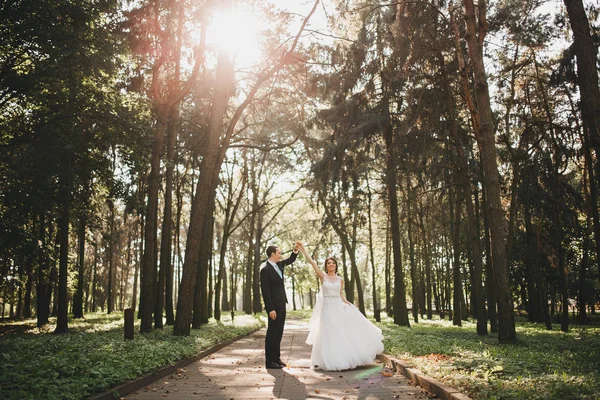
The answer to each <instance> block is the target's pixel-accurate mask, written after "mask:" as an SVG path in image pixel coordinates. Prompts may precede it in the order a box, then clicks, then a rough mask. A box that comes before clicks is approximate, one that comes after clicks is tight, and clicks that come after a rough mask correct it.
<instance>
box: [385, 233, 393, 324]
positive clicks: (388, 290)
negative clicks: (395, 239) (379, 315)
mask: <svg viewBox="0 0 600 400" xmlns="http://www.w3.org/2000/svg"><path fill="white" fill-rule="evenodd" d="M386 228H387V229H386V230H385V312H386V314H387V315H388V317H391V316H392V311H393V309H392V278H391V261H392V260H391V257H390V254H391V252H392V243H391V242H392V240H391V235H390V227H389V224H388V226H387V227H386Z"/></svg>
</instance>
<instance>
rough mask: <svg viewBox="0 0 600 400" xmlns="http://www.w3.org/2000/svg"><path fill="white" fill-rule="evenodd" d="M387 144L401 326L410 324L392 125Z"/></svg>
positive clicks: (386, 135)
mask: <svg viewBox="0 0 600 400" xmlns="http://www.w3.org/2000/svg"><path fill="white" fill-rule="evenodd" d="M384 139H385V145H386V151H387V155H386V171H387V179H386V184H387V192H388V202H389V211H390V223H391V230H392V235H391V236H392V251H393V260H394V261H393V263H394V323H395V324H396V325H401V326H410V323H409V321H408V309H407V307H406V289H405V286H404V270H403V267H402V254H401V250H400V248H401V244H400V216H399V212H398V193H397V189H396V165H395V164H396V163H395V160H396V158H395V157H396V156H395V151H394V146H395V144H394V140H393V133H392V126H391V125H390V126H388V127H387V128H385V130H384Z"/></svg>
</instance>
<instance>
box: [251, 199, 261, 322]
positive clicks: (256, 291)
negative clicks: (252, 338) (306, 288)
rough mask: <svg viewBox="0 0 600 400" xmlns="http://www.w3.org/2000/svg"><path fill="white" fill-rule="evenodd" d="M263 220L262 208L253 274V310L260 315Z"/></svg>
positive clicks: (256, 236) (256, 230) (259, 216)
mask: <svg viewBox="0 0 600 400" xmlns="http://www.w3.org/2000/svg"><path fill="white" fill-rule="evenodd" d="M253 192H254V193H253V196H258V188H254V190H253ZM263 218H264V210H263V208H262V207H261V208H260V209H259V210H258V215H257V217H256V227H255V230H254V262H253V269H254V272H253V274H252V300H253V303H252V305H253V309H254V313H255V314H258V313H261V312H262V309H263V306H262V300H261V297H260V279H259V278H260V249H261V245H262V241H261V239H262V234H263V230H264V227H263Z"/></svg>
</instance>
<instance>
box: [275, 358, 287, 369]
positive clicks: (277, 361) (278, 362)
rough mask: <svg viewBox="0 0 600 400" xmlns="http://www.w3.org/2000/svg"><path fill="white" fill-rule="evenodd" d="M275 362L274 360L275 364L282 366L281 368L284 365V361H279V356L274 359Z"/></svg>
mask: <svg viewBox="0 0 600 400" xmlns="http://www.w3.org/2000/svg"><path fill="white" fill-rule="evenodd" d="M275 362H276V363H277V364H279V365H281V367H282V368H283V367H285V366H286V363H284V362H283V361H281V359H280V358H278V359H277V360H275Z"/></svg>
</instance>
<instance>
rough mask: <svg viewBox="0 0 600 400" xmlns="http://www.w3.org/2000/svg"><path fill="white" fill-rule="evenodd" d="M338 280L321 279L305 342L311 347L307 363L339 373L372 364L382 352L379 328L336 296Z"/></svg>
mask: <svg viewBox="0 0 600 400" xmlns="http://www.w3.org/2000/svg"><path fill="white" fill-rule="evenodd" d="M341 280H342V278H341V277H339V276H335V277H331V276H325V279H324V280H323V285H322V287H321V292H319V294H318V295H317V303H316V305H315V309H314V310H313V314H312V316H311V319H310V333H309V335H308V338H307V339H306V343H307V344H310V345H312V346H313V348H312V353H311V364H312V366H313V368H319V369H322V370H324V371H342V370H347V369H353V368H356V367H357V366H359V365H367V364H372V363H373V360H374V359H375V357H376V356H377V354H380V353H382V352H383V343H382V340H383V335H382V334H381V329H379V328H378V327H376V326H375V325H373V324H372V323H371V321H369V320H368V319H367V318H365V316H364V315H362V314H361V313H360V311H359V310H358V309H357V308H356V307H355V306H354V305H348V304H345V303H344V302H343V301H342V298H341V297H340V288H341Z"/></svg>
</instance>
